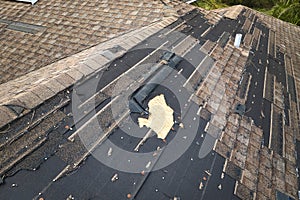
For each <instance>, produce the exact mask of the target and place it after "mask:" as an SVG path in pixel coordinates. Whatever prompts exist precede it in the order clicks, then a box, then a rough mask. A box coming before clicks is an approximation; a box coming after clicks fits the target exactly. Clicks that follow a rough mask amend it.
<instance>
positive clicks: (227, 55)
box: [0, 1, 299, 200]
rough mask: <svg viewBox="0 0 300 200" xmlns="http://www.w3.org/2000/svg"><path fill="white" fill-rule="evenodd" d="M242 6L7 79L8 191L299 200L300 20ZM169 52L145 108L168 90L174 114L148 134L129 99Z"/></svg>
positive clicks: (169, 23) (127, 37)
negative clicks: (165, 126) (161, 134)
mask: <svg viewBox="0 0 300 200" xmlns="http://www.w3.org/2000/svg"><path fill="white" fill-rule="evenodd" d="M164 2H165V3H168V2H172V1H164ZM173 3H174V2H173ZM240 8H241V7H239V9H238V10H239V12H237V11H236V9H235V8H232V9H233V10H234V13H235V14H234V16H235V17H233V15H230V16H231V17H230V18H229V17H226V16H224V15H225V14H224V12H227V11H225V10H223V11H210V12H208V11H203V10H199V9H195V10H192V11H190V12H188V13H183V14H182V15H180V16H179V17H175V16H172V17H169V18H164V20H162V21H159V22H157V23H153V24H151V25H149V26H144V27H142V28H140V29H137V30H134V31H131V32H128V33H126V34H124V35H122V36H119V37H116V38H113V39H111V40H109V41H107V42H104V43H101V44H99V45H96V46H94V47H91V48H89V49H86V50H85V51H82V52H80V53H78V54H74V55H72V56H68V57H67V58H65V59H62V60H60V61H57V62H55V63H53V64H51V65H48V66H46V67H44V68H41V69H39V70H36V71H34V72H31V73H29V74H28V76H27V77H25V76H23V77H20V78H17V79H15V80H14V81H11V82H8V83H6V84H2V85H1V91H5V92H3V93H2V95H1V101H2V102H5V103H3V104H2V105H1V112H2V115H1V117H2V118H1V120H0V121H1V122H2V128H1V134H0V136H1V138H0V142H1V148H0V149H1V150H0V151H1V155H5V156H2V157H1V158H0V159H1V162H0V163H1V165H0V174H1V177H3V178H4V181H5V183H4V184H2V185H0V191H1V195H2V196H3V197H5V198H7V199H9V198H15V199H16V198H19V197H22V198H30V199H32V198H36V199H38V198H44V199H67V198H69V199H71V198H73V197H74V198H75V199H76V198H78V199H89V198H94V199H126V198H127V199H173V200H174V199H179V198H180V199H231V200H232V199H234V200H236V199H276V198H280V197H284V198H291V199H297V198H298V197H297V191H298V184H299V180H298V179H297V175H298V172H297V167H298V166H299V160H298V159H297V157H296V155H295V152H296V151H297V152H299V149H298V148H299V141H298V139H297V138H298V137H299V135H298V134H299V127H298V124H299V112H298V111H297V110H298V107H299V101H298V99H299V98H298V95H299V92H298V88H299V87H298V85H299V81H298V80H299V79H298V78H297V74H296V72H297V71H298V70H299V68H298V67H297V64H298V63H299V61H298V57H297V53H298V52H299V50H298V46H297V44H298V42H299V40H298V37H299V36H298V35H299V34H298V35H296V33H299V29H298V28H297V27H295V26H293V25H290V24H286V23H283V22H280V21H276V20H275V19H273V18H270V17H269V18H268V16H265V15H262V14H260V13H258V12H256V11H253V10H251V9H249V8H246V7H242V9H240ZM227 9H229V10H230V9H231V8H227ZM273 20H274V23H275V24H276V23H278V24H282V25H283V26H286V27H289V29H281V28H280V27H279V26H278V27H277V26H275V25H274V23H273V22H272V21H273ZM278 30H280V31H278ZM238 33H240V34H242V35H243V37H242V43H241V45H240V47H239V48H236V47H234V38H235V35H236V34H238ZM280 38H281V39H280ZM287 38H288V39H289V40H287ZM281 42H285V43H281ZM291 43H294V44H291ZM285 44H291V45H290V46H288V45H285ZM165 52H171V53H174V52H175V53H176V56H180V57H181V58H182V61H181V62H180V63H178V64H176V65H175V66H173V68H172V70H171V72H170V74H168V76H167V77H166V78H165V80H163V82H162V83H160V84H158V86H157V87H156V88H155V89H154V90H153V91H152V92H151V93H150V94H147V95H146V97H145V101H144V102H141V106H143V107H144V108H145V109H147V105H148V102H149V100H151V99H152V98H153V97H155V96H157V95H159V94H164V96H165V100H166V102H167V105H169V106H170V107H171V108H172V109H173V110H174V114H173V115H174V122H175V123H174V126H173V127H172V129H171V130H170V132H169V134H168V136H167V137H166V140H165V141H161V140H158V139H157V138H156V137H149V138H147V140H146V141H143V140H141V139H142V138H143V137H144V136H145V134H146V133H147V132H148V129H147V128H145V127H144V128H139V127H138V126H137V123H136V122H137V119H138V118H139V117H141V115H139V114H138V113H130V110H129V109H128V105H127V104H128V100H129V99H130V98H131V96H130V94H132V93H134V92H135V91H136V90H138V89H139V88H140V87H143V85H145V84H147V83H148V82H149V80H151V77H153V75H155V74H159V73H163V72H164V70H163V69H169V68H168V67H169V66H170V65H172V62H171V61H172V60H170V59H167V58H165V56H164V55H166V54H165ZM168 55H173V54H168ZM49 71H50V73H49ZM40 74H43V75H42V78H41V79H40V78H39V77H38V76H37V75H40ZM8 91H11V92H10V93H9V92H8ZM238 107H243V108H245V109H244V112H236V110H237V108H238ZM142 117H145V116H142ZM179 124H183V125H184V126H180V125H179ZM295 141H296V143H295ZM141 142H142V143H143V145H141V146H140V145H139V144H140V143H141ZM136 147H139V152H138V153H137V152H135V151H134V150H135V149H136ZM122 150H124V151H122ZM23 169H29V171H27V170H23ZM67 174H68V176H66V175H67ZM28 176H30V177H31V181H28V180H27V179H24V177H28ZM62 186H63V187H62ZM62 188H63V189H62Z"/></svg>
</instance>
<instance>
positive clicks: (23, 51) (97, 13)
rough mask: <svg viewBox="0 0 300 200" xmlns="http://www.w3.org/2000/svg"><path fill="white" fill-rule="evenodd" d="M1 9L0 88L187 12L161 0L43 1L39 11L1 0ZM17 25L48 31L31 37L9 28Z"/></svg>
mask: <svg viewBox="0 0 300 200" xmlns="http://www.w3.org/2000/svg"><path fill="white" fill-rule="evenodd" d="M0 4H1V9H0V46H1V50H0V84H1V83H4V82H7V81H9V80H12V79H15V78H17V77H20V76H22V75H24V74H26V73H28V72H30V71H34V70H36V69H39V68H41V67H43V66H46V65H48V64H50V63H52V62H54V61H56V60H59V59H61V58H64V57H66V56H69V55H72V54H74V53H76V52H79V51H82V50H83V49H86V48H88V47H91V46H93V45H96V44H99V43H101V42H103V41H105V40H108V39H109V38H112V37H115V36H117V35H120V34H123V33H125V32H127V31H129V30H133V29H137V28H140V27H142V26H145V25H147V24H151V23H153V22H155V21H158V20H161V19H162V18H163V17H164V15H171V14H176V13H177V11H178V10H180V9H181V8H183V7H184V6H181V5H182V3H181V2H179V1H172V2H168V1H166V3H165V5H164V4H163V3H162V2H161V1H159V0H154V1H146V0H142V1H141V0H122V1H109V0H92V1H79V0H74V1H64V0H59V1H55V0H50V1H47V0H41V1H38V2H37V3H36V4H35V5H33V6H32V5H31V4H27V3H22V2H16V1H4V0H1V1H0ZM174 7H175V9H174ZM14 22H23V23H28V24H32V25H39V26H43V27H44V28H43V29H41V30H40V31H39V32H37V33H35V34H31V33H25V32H20V31H15V30H11V29H9V24H11V23H14Z"/></svg>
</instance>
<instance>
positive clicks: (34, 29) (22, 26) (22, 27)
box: [6, 22, 46, 34]
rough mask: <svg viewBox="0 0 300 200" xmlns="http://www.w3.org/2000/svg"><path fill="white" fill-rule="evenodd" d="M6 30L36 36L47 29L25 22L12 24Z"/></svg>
mask: <svg viewBox="0 0 300 200" xmlns="http://www.w3.org/2000/svg"><path fill="white" fill-rule="evenodd" d="M6 28H7V29H10V30H15V31H21V32H24V33H31V34H36V33H38V32H40V31H43V30H44V29H45V28H46V27H44V26H39V25H34V24H28V23H23V22H11V23H9V24H8V26H7V27H6Z"/></svg>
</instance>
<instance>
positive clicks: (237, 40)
mask: <svg viewBox="0 0 300 200" xmlns="http://www.w3.org/2000/svg"><path fill="white" fill-rule="evenodd" d="M242 36H243V35H242V34H240V33H238V34H236V36H235V40H234V46H235V47H236V48H239V47H240V45H241V41H242Z"/></svg>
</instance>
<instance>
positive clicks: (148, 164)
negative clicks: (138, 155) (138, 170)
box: [146, 161, 151, 169]
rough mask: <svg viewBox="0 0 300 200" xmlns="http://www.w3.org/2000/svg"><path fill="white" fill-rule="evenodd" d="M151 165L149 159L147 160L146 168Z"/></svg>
mask: <svg viewBox="0 0 300 200" xmlns="http://www.w3.org/2000/svg"><path fill="white" fill-rule="evenodd" d="M150 166H151V161H149V162H148V163H147V165H146V168H147V169H148V168H149V167H150Z"/></svg>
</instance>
